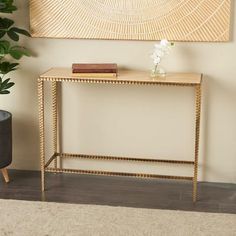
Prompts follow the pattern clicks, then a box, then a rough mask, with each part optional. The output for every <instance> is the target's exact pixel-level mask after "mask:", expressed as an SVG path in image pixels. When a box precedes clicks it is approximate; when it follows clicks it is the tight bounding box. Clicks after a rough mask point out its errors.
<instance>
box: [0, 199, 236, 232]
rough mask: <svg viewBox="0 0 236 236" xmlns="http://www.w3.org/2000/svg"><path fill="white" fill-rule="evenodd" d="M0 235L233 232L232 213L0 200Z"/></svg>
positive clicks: (235, 221)
mask: <svg viewBox="0 0 236 236" xmlns="http://www.w3.org/2000/svg"><path fill="white" fill-rule="evenodd" d="M0 235H1V236H2V235H4V236H8V235H17V236H54V235H55V236H72V235H73V236H74V235H76V236H80V235H82V236H90V235H91V236H100V235H101V236H116V235H122V236H129V235H132V236H141V235H142V236H143V235H145V236H146V235H147V236H152V235H153V236H159V235H161V236H165V235H171V236H172V235H173V236H185V235H186V236H193V235H204V236H210V235H212V236H213V235H214V236H221V235H222V236H231V235H232V236H235V235H236V215H232V214H215V213H199V212H184V211H170V210H150V209H136V208H127V207H110V206H96V205H79V204H78V205H76V204H64V203H46V202H29V201H15V200H0Z"/></svg>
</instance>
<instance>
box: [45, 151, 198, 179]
mask: <svg viewBox="0 0 236 236" xmlns="http://www.w3.org/2000/svg"><path fill="white" fill-rule="evenodd" d="M58 157H60V158H62V159H66V158H80V159H93V160H113V161H133V162H152V163H153V162H156V163H158V162H159V163H169V164H175V165H176V164H178V165H179V164H182V165H194V162H193V161H184V160H165V159H146V158H132V157H115V156H98V155H85V154H70V153H55V154H54V155H53V156H52V157H51V158H50V159H49V160H48V162H47V163H46V165H45V166H44V170H45V171H46V172H54V173H72V174H89V175H108V176H127V177H138V178H159V179H176V180H181V179H182V180H190V181H193V177H191V176H172V175H157V174H146V173H130V172H112V171H101V170H82V169H67V168H56V167H54V168H53V167H49V166H50V165H51V164H52V163H53V161H55V160H57V158H58Z"/></svg>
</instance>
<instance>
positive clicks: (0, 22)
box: [0, 17, 14, 30]
mask: <svg viewBox="0 0 236 236" xmlns="http://www.w3.org/2000/svg"><path fill="white" fill-rule="evenodd" d="M13 24H14V21H13V20H11V19H8V18H1V17H0V29H5V30H6V29H8V28H10V27H11V26H12V25H13Z"/></svg>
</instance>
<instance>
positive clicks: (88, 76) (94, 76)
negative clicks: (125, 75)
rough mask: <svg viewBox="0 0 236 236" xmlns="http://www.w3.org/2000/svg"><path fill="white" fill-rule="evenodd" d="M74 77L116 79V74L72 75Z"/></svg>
mask: <svg viewBox="0 0 236 236" xmlns="http://www.w3.org/2000/svg"><path fill="white" fill-rule="evenodd" d="M72 76H74V77H81V78H116V77H117V74H116V73H72Z"/></svg>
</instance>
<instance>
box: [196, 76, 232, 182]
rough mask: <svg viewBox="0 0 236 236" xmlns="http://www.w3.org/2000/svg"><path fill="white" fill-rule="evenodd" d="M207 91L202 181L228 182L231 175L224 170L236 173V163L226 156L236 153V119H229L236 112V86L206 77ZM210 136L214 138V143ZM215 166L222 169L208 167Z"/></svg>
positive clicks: (205, 96) (203, 108) (203, 130)
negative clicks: (235, 125) (234, 128)
mask: <svg viewBox="0 0 236 236" xmlns="http://www.w3.org/2000/svg"><path fill="white" fill-rule="evenodd" d="M235 85H236V84H235ZM203 88H204V90H203V107H202V114H203V116H202V130H201V132H202V133H201V138H202V140H201V154H200V155H201V157H202V165H201V168H202V179H203V180H206V179H207V180H209V176H214V178H216V179H227V173H225V171H224V170H227V169H228V170H229V168H230V169H232V170H233V169H236V159H235V161H234V162H233V163H230V162H229V161H228V159H227V156H225V153H228V152H232V155H235V153H236V147H235V144H234V140H235V138H236V130H233V129H232V128H233V126H230V124H234V123H232V122H233V121H235V120H236V117H232V116H229V115H227V114H230V112H229V111H231V110H232V109H235V107H234V106H235V103H234V102H233V101H235V100H236V93H235V91H236V86H232V85H227V81H221V80H220V79H219V78H213V77H210V76H207V75H206V76H204V82H203ZM216 93H217V96H216ZM209 104H211V106H210V105H209ZM216 111H217V112H216ZM214 114H217V115H214ZM210 121H211V122H210ZM215 123H217V124H220V125H218V126H217V129H215V128H214V129H213V127H215ZM209 134H211V139H210V138H209ZM232 147H234V149H233V150H232ZM209 157H212V158H214V160H209ZM214 162H215V163H218V164H217V165H218V166H215V167H212V166H210V165H209V164H208V163H214ZM216 169H217V170H218V171H216ZM235 179H236V176H234V177H232V179H231V181H235Z"/></svg>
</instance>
